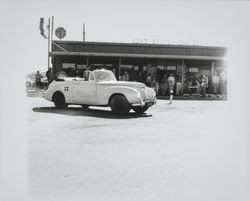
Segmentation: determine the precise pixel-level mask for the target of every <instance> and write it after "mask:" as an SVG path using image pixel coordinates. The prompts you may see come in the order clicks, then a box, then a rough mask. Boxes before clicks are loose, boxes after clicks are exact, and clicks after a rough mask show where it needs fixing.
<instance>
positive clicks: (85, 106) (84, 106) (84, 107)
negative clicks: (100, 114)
mask: <svg viewBox="0 0 250 201" xmlns="http://www.w3.org/2000/svg"><path fill="white" fill-rule="evenodd" d="M81 106H82V108H83V109H87V108H88V107H89V106H88V105H81Z"/></svg>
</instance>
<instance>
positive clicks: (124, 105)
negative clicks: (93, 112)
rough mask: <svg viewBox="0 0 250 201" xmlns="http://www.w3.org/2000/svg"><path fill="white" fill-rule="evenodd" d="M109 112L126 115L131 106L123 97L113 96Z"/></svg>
mask: <svg viewBox="0 0 250 201" xmlns="http://www.w3.org/2000/svg"><path fill="white" fill-rule="evenodd" d="M110 107H111V110H112V111H113V112H114V113H116V114H128V113H129V111H130V109H131V105H130V103H129V102H128V100H127V98H126V97H125V96H123V95H115V96H113V97H112V99H111V101H110Z"/></svg>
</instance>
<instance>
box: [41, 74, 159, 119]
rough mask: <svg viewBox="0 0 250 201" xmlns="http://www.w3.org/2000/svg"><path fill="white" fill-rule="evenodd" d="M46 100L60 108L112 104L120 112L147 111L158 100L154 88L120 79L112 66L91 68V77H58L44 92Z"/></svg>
mask: <svg viewBox="0 0 250 201" xmlns="http://www.w3.org/2000/svg"><path fill="white" fill-rule="evenodd" d="M44 98H45V99H46V100H49V101H52V102H54V104H55V106H56V107H57V108H65V107H67V106H68V105H69V104H76V105H81V106H82V107H83V108H87V107H88V106H110V107H111V110H112V111H113V112H114V113H117V114H128V113H129V111H130V110H131V109H133V110H134V111H135V112H136V113H139V114H141V113H144V112H145V111H146V110H147V109H148V108H149V107H150V106H152V105H154V104H155V103H156V94H155V91H154V90H153V89H151V88H148V87H146V86H145V85H144V84H143V83H140V82H126V81H117V80H116V77H115V75H114V74H113V72H112V71H109V70H94V71H90V73H89V76H88V79H86V80H85V79H84V78H77V77H64V78H58V79H57V80H55V81H53V82H52V83H51V84H50V85H49V87H48V89H47V90H46V91H45V92H44Z"/></svg>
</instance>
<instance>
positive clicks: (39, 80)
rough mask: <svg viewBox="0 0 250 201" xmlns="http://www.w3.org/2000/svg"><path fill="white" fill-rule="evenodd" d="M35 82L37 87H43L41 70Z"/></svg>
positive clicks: (37, 73) (37, 72)
mask: <svg viewBox="0 0 250 201" xmlns="http://www.w3.org/2000/svg"><path fill="white" fill-rule="evenodd" d="M35 81H36V86H37V87H42V75H41V74H40V72H39V70H38V71H36V75H35Z"/></svg>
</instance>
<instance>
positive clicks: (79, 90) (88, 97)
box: [73, 80, 96, 105]
mask: <svg viewBox="0 0 250 201" xmlns="http://www.w3.org/2000/svg"><path fill="white" fill-rule="evenodd" d="M73 100H74V103H75V104H84V105H95V104H96V82H95V81H94V80H91V81H76V83H75V84H74V87H73Z"/></svg>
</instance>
